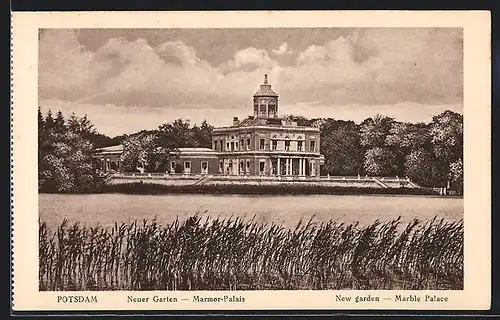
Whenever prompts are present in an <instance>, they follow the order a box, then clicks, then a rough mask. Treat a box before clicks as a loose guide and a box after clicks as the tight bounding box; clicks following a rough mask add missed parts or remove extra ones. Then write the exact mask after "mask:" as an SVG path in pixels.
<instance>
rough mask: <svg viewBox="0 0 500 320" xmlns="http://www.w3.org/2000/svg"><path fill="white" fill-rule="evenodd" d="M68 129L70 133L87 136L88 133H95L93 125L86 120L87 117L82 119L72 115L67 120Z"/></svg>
mask: <svg viewBox="0 0 500 320" xmlns="http://www.w3.org/2000/svg"><path fill="white" fill-rule="evenodd" d="M68 129H69V130H70V131H71V132H74V133H78V134H83V135H88V134H90V133H95V132H96V130H95V128H94V125H93V124H92V122H90V120H89V119H88V118H87V115H85V116H83V118H80V117H77V116H76V115H75V114H74V113H73V114H72V115H71V117H70V118H69V120H68Z"/></svg>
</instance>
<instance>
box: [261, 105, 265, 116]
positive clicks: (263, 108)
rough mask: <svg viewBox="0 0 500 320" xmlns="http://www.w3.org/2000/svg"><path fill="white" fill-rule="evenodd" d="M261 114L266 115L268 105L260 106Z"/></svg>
mask: <svg viewBox="0 0 500 320" xmlns="http://www.w3.org/2000/svg"><path fill="white" fill-rule="evenodd" d="M260 114H266V105H265V104H261V105H260Z"/></svg>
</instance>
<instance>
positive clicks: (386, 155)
mask: <svg viewBox="0 0 500 320" xmlns="http://www.w3.org/2000/svg"><path fill="white" fill-rule="evenodd" d="M364 165H365V171H366V173H368V174H370V175H374V176H394V175H395V174H396V172H397V169H398V168H397V163H396V155H395V154H394V153H393V152H392V151H391V150H390V149H388V148H381V147H375V148H372V149H369V150H367V151H366V153H365V162H364Z"/></svg>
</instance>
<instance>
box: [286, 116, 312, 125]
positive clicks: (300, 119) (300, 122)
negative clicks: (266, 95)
mask: <svg viewBox="0 0 500 320" xmlns="http://www.w3.org/2000/svg"><path fill="white" fill-rule="evenodd" d="M288 118H289V119H290V120H292V121H294V122H297V125H298V126H301V127H308V126H310V125H311V121H310V120H309V119H308V118H306V117H304V116H299V115H294V114H292V115H289V116H288Z"/></svg>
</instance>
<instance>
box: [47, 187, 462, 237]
mask: <svg viewBox="0 0 500 320" xmlns="http://www.w3.org/2000/svg"><path fill="white" fill-rule="evenodd" d="M39 211H40V220H41V221H42V222H46V223H47V226H48V227H49V229H52V228H54V227H56V226H57V225H59V224H60V223H61V221H62V220H63V219H64V218H66V219H68V220H69V221H70V222H71V223H74V222H80V223H82V224H84V225H91V226H93V225H96V224H98V223H99V224H100V225H101V226H112V225H114V223H115V222H118V223H121V222H124V223H128V222H131V221H134V220H142V219H148V220H152V219H155V218H156V220H157V221H158V222H159V223H169V222H171V221H173V220H175V218H176V217H179V219H184V218H186V217H188V216H191V215H193V214H195V213H199V214H201V215H203V216H208V215H211V216H221V217H230V216H243V217H245V218H248V219H251V218H252V217H253V216H255V219H256V220H258V221H261V222H276V223H280V224H283V225H284V226H286V227H293V226H295V225H296V224H297V223H298V222H299V221H300V219H303V220H309V219H310V218H311V217H314V219H313V220H315V221H329V220H331V219H333V220H337V221H340V222H344V223H354V222H360V223H362V224H369V223H372V222H374V221H375V220H376V219H379V220H381V221H388V220H392V219H396V218H397V217H398V216H401V217H402V222H409V221H410V220H412V219H414V218H418V219H419V220H424V221H425V220H429V219H432V218H433V217H434V216H438V218H444V219H446V220H458V219H462V218H463V212H464V210H463V199H462V198H440V197H429V196H385V195H384V196H380V195H369V196H364V195H363V196H362V195H359V196H345V195H304V196H296V195H294V196H274V195H273V196H262V195H258V196H257V195H256V196H251V195H193V194H189V195H187V194H178V195H130V194H91V195H61V194H41V195H40V196H39Z"/></svg>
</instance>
